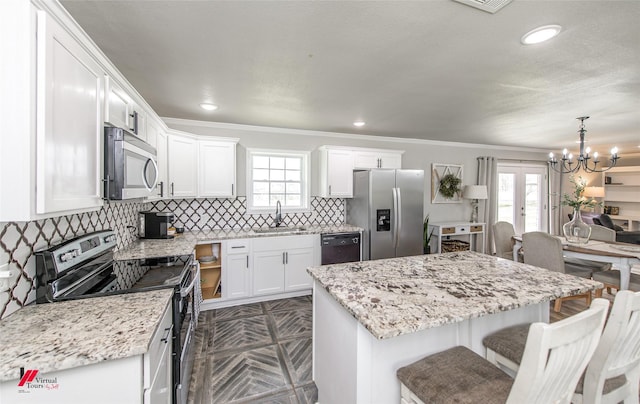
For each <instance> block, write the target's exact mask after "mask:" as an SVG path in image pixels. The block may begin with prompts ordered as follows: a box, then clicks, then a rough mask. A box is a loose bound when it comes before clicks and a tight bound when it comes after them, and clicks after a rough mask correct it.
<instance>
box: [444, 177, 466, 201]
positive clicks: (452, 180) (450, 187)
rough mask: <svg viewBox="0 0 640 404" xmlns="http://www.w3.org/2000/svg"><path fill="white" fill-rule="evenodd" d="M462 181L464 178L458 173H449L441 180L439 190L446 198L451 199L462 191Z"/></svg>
mask: <svg viewBox="0 0 640 404" xmlns="http://www.w3.org/2000/svg"><path fill="white" fill-rule="evenodd" d="M461 182H462V180H461V179H460V178H458V177H457V176H456V175H454V174H447V175H445V176H444V177H442V179H441V180H440V186H439V187H438V190H439V191H440V194H441V195H442V196H444V197H445V198H446V199H451V198H453V197H454V196H455V195H456V194H457V193H459V192H460V183H461Z"/></svg>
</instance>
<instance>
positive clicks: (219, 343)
mask: <svg viewBox="0 0 640 404" xmlns="http://www.w3.org/2000/svg"><path fill="white" fill-rule="evenodd" d="M311 316H312V309H311V296H303V297H296V298H292V299H282V300H274V301H270V302H263V303H254V304H247V305H242V306H235V307H229V308H224V309H218V310H210V311H206V312H202V313H200V317H199V319H198V321H199V323H198V328H197V329H196V335H195V342H194V347H195V350H196V354H195V363H194V366H193V374H192V377H191V383H190V386H189V398H188V403H189V404H210V403H235V404H240V403H267V402H268V403H283V404H284V403H287V404H298V403H300V404H306V403H315V402H316V400H317V397H318V391H317V389H316V386H315V384H314V383H313V381H312V379H311V327H312V325H311V324H312V322H311Z"/></svg>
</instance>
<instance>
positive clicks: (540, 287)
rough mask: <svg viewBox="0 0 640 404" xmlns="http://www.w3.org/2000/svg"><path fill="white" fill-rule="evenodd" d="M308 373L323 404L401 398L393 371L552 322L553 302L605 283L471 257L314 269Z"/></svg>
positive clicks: (460, 254) (418, 258)
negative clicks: (503, 332) (519, 327)
mask: <svg viewBox="0 0 640 404" xmlns="http://www.w3.org/2000/svg"><path fill="white" fill-rule="evenodd" d="M308 271H309V273H310V274H311V276H312V277H313V279H314V303H313V310H314V313H313V322H314V324H313V372H314V380H315V382H316V385H317V386H318V392H319V399H320V400H319V401H320V402H321V403H323V402H332V403H333V402H336V403H340V402H349V403H352V402H354V403H355V402H358V403H360V402H368V403H378V402H380V403H383V402H397V401H398V400H399V397H400V396H399V383H398V381H397V379H396V377H395V371H396V370H397V369H398V368H400V367H402V366H404V365H407V364H409V363H411V362H413V361H415V360H417V359H419V358H421V357H423V356H425V355H428V354H431V353H435V352H438V351H441V350H444V349H447V348H450V347H452V346H456V345H464V346H467V347H469V348H470V349H472V350H474V351H475V352H477V353H478V354H481V355H483V356H484V354H485V352H484V347H483V346H482V338H483V337H484V336H486V335H487V334H489V333H491V332H493V331H496V330H498V329H501V328H503V327H507V326H510V325H515V324H520V323H524V322H533V321H548V319H549V301H551V300H553V299H555V298H558V297H565V296H570V295H575V294H580V293H585V292H587V291H591V290H595V289H596V288H598V287H601V286H602V284H600V283H599V282H594V281H591V280H587V279H582V278H577V277H574V276H571V275H565V274H561V273H557V272H552V271H548V270H545V269H542V268H537V267H533V266H530V265H526V264H521V263H517V262H513V261H508V260H504V259H501V258H496V257H492V256H489V255H484V254H480V253H475V252H456V253H447V254H432V255H422V256H414V257H403V258H394V259H385V260H376V261H363V262H357V263H350V264H339V265H327V266H322V267H314V268H310V269H309V270H308Z"/></svg>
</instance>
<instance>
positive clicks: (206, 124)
mask: <svg viewBox="0 0 640 404" xmlns="http://www.w3.org/2000/svg"><path fill="white" fill-rule="evenodd" d="M162 120H163V121H164V122H165V123H166V124H167V125H168V126H170V125H171V124H175V125H186V126H195V127H203V128H213V129H226V130H237V131H246V132H262V133H274V134H280V135H296V136H314V137H325V138H340V139H353V140H368V141H373V142H387V143H410V144H423V145H430V146H446V147H461V148H476V149H490V150H509V151H523V152H531V153H536V152H539V153H548V150H546V149H536V148H529V147H518V146H498V145H489V144H480V143H461V142H447V141H442V140H429V139H414V138H403V137H391V136H372V135H361V134H357V133H343V132H324V131H316V130H308V129H290V128H277V127H272V126H254V125H242V124H236V123H223V122H210V121H199V120H192V119H181V118H169V117H162Z"/></svg>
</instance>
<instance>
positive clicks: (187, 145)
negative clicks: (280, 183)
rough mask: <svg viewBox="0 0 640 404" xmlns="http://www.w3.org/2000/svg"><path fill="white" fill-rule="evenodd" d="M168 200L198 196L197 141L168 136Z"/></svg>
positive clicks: (189, 138)
mask: <svg viewBox="0 0 640 404" xmlns="http://www.w3.org/2000/svg"><path fill="white" fill-rule="evenodd" d="M167 155H168V167H169V188H168V197H169V198H195V197H196V196H197V194H198V141H197V140H196V139H194V138H191V137H185V136H176V135H173V134H171V135H169V141H168V153H167Z"/></svg>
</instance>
